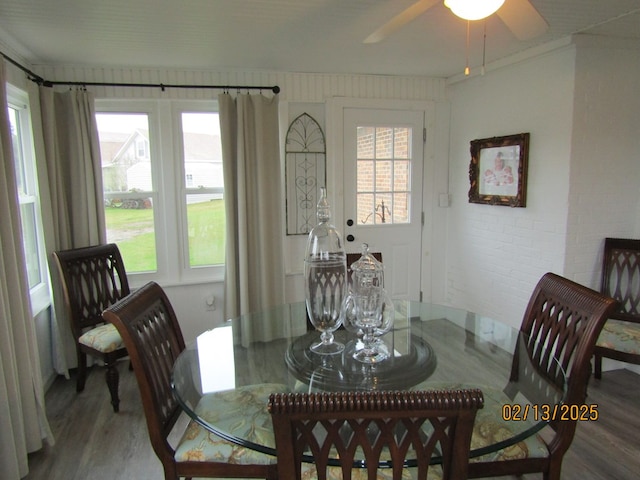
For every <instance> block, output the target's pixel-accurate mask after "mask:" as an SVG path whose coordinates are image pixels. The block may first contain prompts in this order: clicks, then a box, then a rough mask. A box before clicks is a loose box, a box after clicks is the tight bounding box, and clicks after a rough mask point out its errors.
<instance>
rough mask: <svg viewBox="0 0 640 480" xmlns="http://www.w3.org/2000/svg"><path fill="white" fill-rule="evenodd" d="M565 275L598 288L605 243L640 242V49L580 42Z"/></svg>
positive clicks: (597, 41) (587, 40)
mask: <svg viewBox="0 0 640 480" xmlns="http://www.w3.org/2000/svg"><path fill="white" fill-rule="evenodd" d="M576 45H577V57H576V74H575V77H576V81H575V98H574V113H573V138H572V145H571V151H572V153H571V164H570V172H571V189H570V192H569V216H568V225H567V247H566V256H565V263H564V270H565V275H566V276H568V277H569V278H572V279H573V280H575V281H577V282H579V283H583V284H585V285H588V286H590V287H592V288H598V286H599V284H600V274H601V268H600V264H601V262H602V247H603V244H604V237H607V236H610V237H626V238H638V211H639V208H638V207H639V203H638V202H639V201H640V196H639V195H638V185H640V114H639V112H640V95H639V94H638V85H639V83H638V78H640V55H639V54H638V53H639V52H638V45H637V42H636V44H628V43H625V42H621V41H617V42H614V41H611V40H603V39H598V38H593V37H578V38H576Z"/></svg>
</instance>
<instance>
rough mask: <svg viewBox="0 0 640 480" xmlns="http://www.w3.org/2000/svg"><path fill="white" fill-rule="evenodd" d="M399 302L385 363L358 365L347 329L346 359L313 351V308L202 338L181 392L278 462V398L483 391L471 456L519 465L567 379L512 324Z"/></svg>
mask: <svg viewBox="0 0 640 480" xmlns="http://www.w3.org/2000/svg"><path fill="white" fill-rule="evenodd" d="M394 303H395V317H394V326H393V329H392V330H391V331H390V332H388V333H387V334H385V335H384V336H382V337H381V341H383V342H385V345H386V347H387V349H388V351H389V352H391V354H390V355H389V357H388V358H387V359H385V360H383V361H381V362H379V363H374V364H365V363H361V362H360V361H358V360H356V359H354V358H353V353H354V352H355V351H356V350H357V349H358V348H359V345H360V343H359V342H360V339H359V337H358V335H357V333H354V332H351V331H348V330H344V329H340V330H337V331H336V332H335V338H336V340H337V341H339V342H341V343H343V344H344V345H345V348H344V350H343V351H342V352H341V353H340V354H336V355H318V354H316V353H314V352H312V351H310V349H309V346H310V345H311V344H312V343H314V342H316V341H317V340H318V338H319V335H320V334H319V333H318V332H316V331H315V330H313V328H312V327H310V326H309V325H310V324H309V323H308V320H307V316H306V309H305V304H304V302H300V303H291V304H286V305H282V306H279V307H276V308H272V309H269V310H265V311H262V312H258V313H252V314H247V315H243V316H241V317H240V318H237V319H233V320H229V321H227V322H225V323H224V324H222V325H220V326H217V327H215V328H212V329H211V330H208V331H206V332H204V333H202V334H200V335H199V336H198V337H197V338H196V340H195V341H194V342H193V343H191V344H190V345H188V346H187V348H186V349H185V350H184V351H183V352H182V353H181V354H180V356H179V357H178V359H177V360H176V362H175V365H174V367H173V372H172V375H173V378H172V388H173V390H174V394H175V396H176V398H177V399H178V402H179V403H180V405H181V406H182V408H183V409H184V411H185V412H186V413H187V414H188V415H189V416H190V417H191V418H192V419H194V420H195V421H196V422H198V423H199V424H200V425H202V426H203V427H204V428H206V429H207V430H209V431H211V432H212V433H214V434H216V435H218V436H220V437H222V438H224V439H226V440H228V441H230V442H233V443H236V444H238V445H242V446H244V447H247V448H250V449H252V450H255V451H258V452H262V453H266V454H270V455H275V454H276V450H275V441H274V437H273V431H272V428H271V417H270V415H269V412H268V411H267V399H268V397H269V395H270V394H271V393H278V392H320V391H369V390H380V391H390V390H433V389H458V388H467V387H469V388H470V387H474V388H480V389H481V390H482V392H483V395H484V398H485V403H484V408H482V409H481V410H479V411H478V415H477V417H476V422H475V426H474V432H473V437H472V442H471V452H470V457H472V458H475V457H482V459H487V460H489V459H492V458H497V456H500V457H501V458H509V457H516V458H519V457H521V456H522V455H523V454H526V452H525V450H527V449H531V448H539V447H538V446H537V445H538V443H537V442H533V441H532V440H533V437H534V436H535V434H536V433H537V432H538V431H539V430H541V429H542V428H543V427H544V426H545V425H546V424H547V423H548V422H549V421H550V420H551V419H552V418H553V417H554V415H555V412H557V409H558V406H559V405H561V404H562V400H563V396H564V392H565V377H564V373H563V372H562V371H561V370H560V369H558V373H557V374H556V375H554V376H553V378H549V377H548V376H547V375H543V374H541V373H539V369H537V368H536V367H535V366H534V365H533V364H532V362H531V359H530V356H529V353H528V352H529V350H528V349H527V348H525V343H526V338H524V337H523V334H522V333H521V332H520V331H519V330H518V329H515V328H513V327H510V326H508V325H505V324H504V323H500V322H497V321H495V320H492V319H490V318H487V317H483V316H480V315H477V314H474V313H472V312H468V311H466V310H461V309H456V308H452V307H446V306H440V305H434V304H429V303H419V302H409V301H406V302H405V301H395V302H394ZM550 361H553V360H552V359H551V360H550ZM528 453H529V454H531V452H528ZM307 460H309V461H312V459H310V458H308V459H307ZM335 461H336V462H337V461H338V460H337V459H336V460H335ZM414 464H415V461H414V459H411V458H410V459H409V460H408V461H407V466H414Z"/></svg>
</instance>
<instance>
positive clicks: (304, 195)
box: [285, 113, 327, 235]
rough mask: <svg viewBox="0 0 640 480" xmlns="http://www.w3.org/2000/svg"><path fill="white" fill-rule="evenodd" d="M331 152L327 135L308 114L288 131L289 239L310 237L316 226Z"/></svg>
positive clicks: (286, 147) (286, 167)
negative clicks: (307, 235)
mask: <svg viewBox="0 0 640 480" xmlns="http://www.w3.org/2000/svg"><path fill="white" fill-rule="evenodd" d="M326 165H327V150H326V143H325V138H324V133H323V131H322V128H320V125H318V122H316V121H315V120H314V119H313V117H311V116H310V115H309V114H307V113H303V114H302V115H300V116H298V117H297V118H296V119H295V120H294V121H293V122H291V125H289V130H288V131H287V137H286V144H285V176H286V188H287V235H306V234H308V233H309V231H310V230H311V229H312V228H313V227H314V225H315V224H316V204H317V203H318V198H319V195H320V187H324V186H325V184H326Z"/></svg>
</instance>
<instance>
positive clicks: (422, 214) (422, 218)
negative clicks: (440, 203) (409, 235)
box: [420, 212, 424, 227]
mask: <svg viewBox="0 0 640 480" xmlns="http://www.w3.org/2000/svg"><path fill="white" fill-rule="evenodd" d="M420 224H421V225H422V226H423V227H424V212H420Z"/></svg>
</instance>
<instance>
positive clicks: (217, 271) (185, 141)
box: [96, 100, 225, 282]
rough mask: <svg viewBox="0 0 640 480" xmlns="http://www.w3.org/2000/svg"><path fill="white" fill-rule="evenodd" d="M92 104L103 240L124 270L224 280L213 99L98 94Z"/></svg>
mask: <svg viewBox="0 0 640 480" xmlns="http://www.w3.org/2000/svg"><path fill="white" fill-rule="evenodd" d="M96 110H97V114H96V120H97V123H98V134H99V137H100V150H101V156H102V175H103V186H104V198H105V218H106V223H107V240H108V241H109V242H115V243H117V244H118V247H119V248H120V251H121V253H122V257H123V260H124V262H125V266H126V268H127V272H128V273H131V274H134V275H135V274H139V275H140V276H148V277H149V279H151V278H153V279H156V280H159V279H162V280H164V281H167V280H176V281H180V282H184V281H189V280H194V281H197V280H205V279H206V280H209V281H210V280H212V279H221V278H222V275H223V265H224V253H225V244H224V242H225V215H224V183H223V175H222V149H221V145H220V127H219V119H218V112H217V104H216V103H214V102H210V101H204V102H177V101H176V102H171V101H160V102H155V101H149V102H146V101H140V102H135V103H133V104H132V103H131V102H126V103H124V102H118V101H113V100H111V101H106V100H101V101H97V102H96ZM143 150H144V155H142V152H143Z"/></svg>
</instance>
